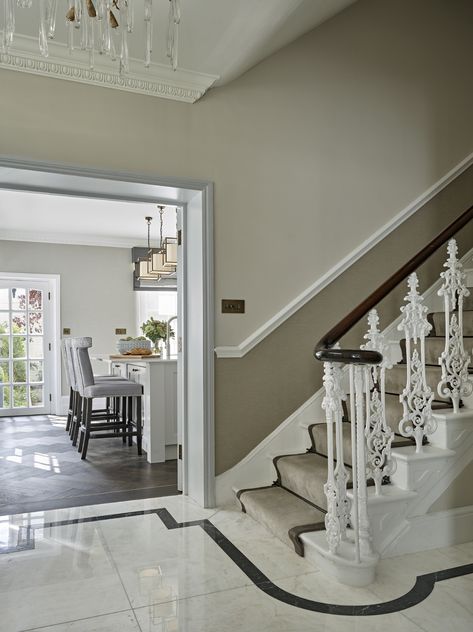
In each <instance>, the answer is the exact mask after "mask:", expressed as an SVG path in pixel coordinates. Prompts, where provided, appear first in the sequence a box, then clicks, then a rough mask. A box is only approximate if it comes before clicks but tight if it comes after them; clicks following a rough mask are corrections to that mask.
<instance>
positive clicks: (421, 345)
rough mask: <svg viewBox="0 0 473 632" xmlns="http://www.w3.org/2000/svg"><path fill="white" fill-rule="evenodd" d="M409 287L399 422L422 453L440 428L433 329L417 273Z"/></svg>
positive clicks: (403, 323) (403, 309)
mask: <svg viewBox="0 0 473 632" xmlns="http://www.w3.org/2000/svg"><path fill="white" fill-rule="evenodd" d="M407 285H408V287H409V292H408V294H407V295H406V297H405V299H404V300H405V301H406V303H407V305H404V306H403V307H401V312H402V314H403V318H402V320H401V322H400V323H399V325H398V329H399V331H402V332H403V333H404V336H405V341H406V364H407V382H406V387H405V388H404V390H403V392H402V393H401V395H400V396H399V401H400V402H401V404H402V408H403V415H402V419H401V421H400V422H399V433H400V434H401V435H403V436H404V437H412V438H413V439H414V440H415V442H416V452H422V445H423V441H424V437H427V436H428V435H429V434H431V433H432V432H434V430H435V428H436V425H435V420H434V418H433V416H432V399H433V397H434V395H433V393H432V390H431V388H430V387H429V386H428V384H427V380H426V376H425V337H426V336H427V335H428V334H429V332H430V330H431V329H432V325H431V324H430V323H429V321H428V320H427V317H426V314H427V311H428V308H427V307H426V306H425V305H424V303H423V298H422V296H421V295H420V294H419V292H418V289H417V288H418V286H419V280H418V278H417V274H416V273H415V272H414V273H413V274H411V275H410V277H409V279H408V281H407Z"/></svg>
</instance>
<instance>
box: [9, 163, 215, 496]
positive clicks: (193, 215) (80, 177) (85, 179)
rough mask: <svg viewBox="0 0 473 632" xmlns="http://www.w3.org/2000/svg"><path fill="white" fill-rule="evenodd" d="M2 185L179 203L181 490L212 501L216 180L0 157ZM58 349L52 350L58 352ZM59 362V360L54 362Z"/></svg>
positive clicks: (151, 201)
mask: <svg viewBox="0 0 473 632" xmlns="http://www.w3.org/2000/svg"><path fill="white" fill-rule="evenodd" d="M0 187H1V188H4V189H9V190H23V191H38V192H41V193H51V194H56V195H57V194H60V195H64V196H78V197H97V198H105V199H117V200H120V199H121V200H128V201H138V202H148V203H153V204H159V203H163V204H169V205H173V206H180V207H182V208H183V228H184V231H185V239H186V242H185V244H184V248H183V251H185V254H184V252H183V257H185V260H186V263H185V264H183V265H182V269H183V280H182V285H183V288H184V291H183V294H182V318H181V322H182V326H181V333H180V335H181V336H182V338H183V347H182V348H183V351H182V355H183V360H182V362H181V364H182V373H181V377H180V380H179V386H180V388H181V389H182V390H181V392H180V393H178V401H180V402H181V404H180V411H181V412H180V414H181V419H182V445H183V457H184V458H183V472H182V487H183V492H184V493H187V494H188V495H189V496H191V497H192V498H193V499H194V500H195V501H196V502H198V503H199V504H200V505H202V506H205V507H212V506H214V504H215V471H214V441H215V439H214V279H213V185H212V183H211V182H208V181H199V180H190V179H184V178H156V177H152V176H149V175H148V174H136V173H129V172H114V171H105V170H95V169H89V168H83V167H75V166H71V165H64V164H59V163H46V162H40V161H29V160H20V159H16V158H12V157H8V156H5V157H3V156H0ZM56 353H57V351H56ZM58 366H60V361H58Z"/></svg>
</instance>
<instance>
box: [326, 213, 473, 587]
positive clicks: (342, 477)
mask: <svg viewBox="0 0 473 632" xmlns="http://www.w3.org/2000/svg"><path fill="white" fill-rule="evenodd" d="M472 218H473V207H471V208H469V209H468V210H467V211H465V212H464V213H463V214H462V215H461V216H460V217H459V218H458V219H457V220H456V221H455V222H453V223H452V224H451V225H450V226H448V227H447V228H446V229H445V230H444V231H442V233H440V235H439V236H438V237H436V238H435V239H434V240H432V241H431V242H430V243H429V244H428V245H427V246H426V247H425V248H424V249H423V250H422V251H421V252H420V253H418V254H417V255H416V256H415V257H413V258H412V259H411V260H410V261H409V262H408V263H407V264H405V265H404V266H403V267H402V268H401V269H400V270H399V271H398V272H397V273H396V274H394V275H393V276H392V277H390V279H388V281H386V282H385V283H384V284H383V285H382V286H381V287H380V288H378V290H376V291H375V292H373V293H372V294H371V295H370V297H368V299H366V300H365V301H363V303H361V304H360V305H359V306H358V307H357V308H355V309H354V310H353V311H352V312H351V313H350V314H349V315H348V316H347V317H346V318H345V319H343V320H342V321H341V322H340V323H338V325H337V326H336V327H334V328H333V329H332V330H331V331H330V332H329V333H328V334H327V335H326V336H324V338H322V339H321V341H320V342H319V343H318V345H317V346H316V349H315V351H314V355H315V357H316V358H317V359H318V360H319V361H322V362H323V363H324V377H323V385H324V388H325V396H324V400H323V404H322V408H323V409H324V411H325V416H326V424H327V460H328V468H327V469H328V475H327V482H326V484H325V486H324V492H325V495H326V498H327V513H326V516H325V528H326V556H327V558H329V559H330V560H331V561H332V562H335V563H337V560H338V562H340V563H341V566H343V564H347V563H348V564H353V562H355V564H358V565H359V566H360V567H363V569H364V572H368V573H371V575H372V579H374V573H375V568H376V564H377V561H378V559H379V556H378V554H377V552H376V551H374V550H373V547H372V542H371V535H370V524H369V515H368V479H372V480H373V482H374V494H376V495H381V494H382V493H383V486H382V483H383V481H388V480H389V476H390V475H391V474H392V473H393V472H394V470H395V462H394V459H393V457H392V454H391V444H392V442H393V439H394V436H395V434H398V435H401V436H402V437H405V438H407V439H410V440H411V442H412V445H413V447H414V446H415V452H417V453H420V452H422V451H423V449H424V448H423V446H424V443H425V442H426V441H427V437H428V436H429V435H431V434H432V433H433V432H434V431H435V429H436V422H435V417H434V416H433V413H432V402H433V400H434V393H433V391H432V389H431V387H430V386H429V384H428V381H427V376H426V344H425V340H426V337H428V336H429V334H431V333H432V324H431V323H430V322H429V320H428V318H427V312H428V308H427V306H426V305H424V302H423V297H422V296H421V294H420V293H419V280H418V277H417V274H416V272H415V270H416V269H417V267H418V266H420V265H421V264H422V263H424V261H426V259H427V258H428V257H429V256H430V255H431V254H432V253H433V252H434V251H435V250H437V249H438V248H440V247H441V246H442V245H443V244H445V243H446V242H447V241H448V240H449V241H448V246H447V254H448V258H447V260H446V262H445V264H444V271H443V272H442V273H441V274H440V278H441V287H440V289H439V291H438V295H439V296H440V297H443V321H444V322H443V328H444V337H445V346H444V349H443V351H442V352H441V354H440V357H439V358H438V364H439V365H440V369H441V378H440V381H439V383H438V385H437V394H438V396H439V397H440V399H441V400H447V401H445V406H447V405H448V404H447V402H448V400H450V401H451V406H452V409H453V412H455V413H457V412H458V410H459V406H460V403H461V400H462V398H465V397H468V396H469V395H471V394H472V392H473V382H472V380H471V378H470V377H469V374H468V368H469V364H470V356H469V354H468V353H467V352H466V351H465V349H464V343H463V309H464V299H465V298H466V297H468V296H469V293H470V292H469V290H468V288H467V286H466V274H465V272H464V271H463V269H462V264H461V262H460V261H459V260H458V247H457V243H456V241H455V239H452V236H453V235H454V234H455V233H456V232H458V230H460V229H461V228H462V227H463V226H465V225H466V224H467V223H468V222H469V221H470V219H472ZM406 278H407V286H408V292H407V294H406V296H405V299H404V301H405V304H404V306H402V307H401V314H402V318H401V322H400V323H399V325H398V330H399V331H400V332H402V333H403V335H404V352H403V357H404V364H405V366H406V381H405V386H404V388H403V390H402V393H401V394H400V395H399V402H400V404H401V405H402V413H400V415H402V416H401V418H400V420H399V422H398V423H397V427H396V428H391V427H390V425H389V423H388V421H387V414H386V387H385V380H386V371H389V370H391V369H392V368H393V364H392V362H391V360H390V355H391V354H390V353H389V344H388V342H387V341H386V339H385V337H384V335H383V334H382V333H381V331H380V329H379V316H378V313H377V311H376V309H374V307H375V305H376V304H377V303H379V301H381V300H382V299H383V298H384V297H385V296H386V295H387V294H388V293H389V292H390V291H391V290H392V289H393V288H394V287H396V286H397V285H398V284H399V283H401V282H402V281H403V280H404V279H406ZM366 314H368V325H369V329H368V332H367V334H366V335H365V336H364V338H365V341H366V342H365V344H363V345H361V347H360V349H340V348H339V347H338V345H337V342H338V340H339V339H340V338H341V337H342V336H343V335H344V334H345V333H347V331H348V330H349V329H351V327H352V326H353V325H354V324H356V322H358V321H359V320H360V319H361V318H363V316H365V315H366ZM434 333H435V332H434ZM347 371H348V376H347ZM347 378H348V379H347ZM347 398H348V399H349V407H348V409H349V411H350V421H351V450H352V454H351V459H352V468H351V485H352V490H351V494H350V493H349V480H350V476H349V474H348V471H347V467H346V466H345V456H344V447H343V427H342V424H343V423H344V421H346V419H344V402H345V401H346V400H347ZM367 569H368V571H367Z"/></svg>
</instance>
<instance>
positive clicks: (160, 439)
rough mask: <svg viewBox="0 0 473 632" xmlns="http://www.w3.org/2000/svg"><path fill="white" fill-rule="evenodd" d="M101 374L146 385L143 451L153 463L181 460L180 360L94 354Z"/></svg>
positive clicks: (94, 360)
mask: <svg viewBox="0 0 473 632" xmlns="http://www.w3.org/2000/svg"><path fill="white" fill-rule="evenodd" d="M91 360H92V361H93V362H94V364H95V367H94V369H97V373H102V374H107V373H108V374H112V375H121V376H122V377H126V378H128V379H129V380H133V381H134V382H138V383H139V384H141V385H142V386H143V449H144V450H145V452H146V456H147V460H148V462H149V463H163V462H164V461H169V460H172V459H176V458H177V359H173V358H170V359H169V360H168V359H164V358H160V357H158V356H132V355H127V356H121V355H113V354H112V355H93V356H91Z"/></svg>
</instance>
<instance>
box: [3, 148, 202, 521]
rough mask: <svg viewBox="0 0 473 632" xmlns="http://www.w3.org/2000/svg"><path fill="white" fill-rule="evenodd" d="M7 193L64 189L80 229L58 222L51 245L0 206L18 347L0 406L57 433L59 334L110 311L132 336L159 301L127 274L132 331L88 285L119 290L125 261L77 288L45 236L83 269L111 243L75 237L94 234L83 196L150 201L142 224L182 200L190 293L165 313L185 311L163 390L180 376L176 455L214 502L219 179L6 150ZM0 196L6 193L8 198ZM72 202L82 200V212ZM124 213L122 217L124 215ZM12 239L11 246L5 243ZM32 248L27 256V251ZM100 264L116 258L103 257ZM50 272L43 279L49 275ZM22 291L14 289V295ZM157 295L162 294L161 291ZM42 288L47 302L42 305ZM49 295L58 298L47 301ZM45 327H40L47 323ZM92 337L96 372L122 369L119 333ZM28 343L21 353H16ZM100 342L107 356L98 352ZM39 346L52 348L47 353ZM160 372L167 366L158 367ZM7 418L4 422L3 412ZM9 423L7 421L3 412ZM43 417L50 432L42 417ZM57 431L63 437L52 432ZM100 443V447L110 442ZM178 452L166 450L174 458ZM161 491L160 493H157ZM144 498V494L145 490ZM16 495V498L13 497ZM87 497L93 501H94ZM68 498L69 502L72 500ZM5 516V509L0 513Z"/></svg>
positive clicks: (183, 279)
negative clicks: (50, 260)
mask: <svg viewBox="0 0 473 632" xmlns="http://www.w3.org/2000/svg"><path fill="white" fill-rule="evenodd" d="M0 193H1V194H7V193H8V194H12V195H14V194H18V195H21V194H26V195H36V196H41V198H42V199H43V200H46V201H47V202H51V201H52V200H53V198H60V199H61V200H62V204H63V209H64V210H63V213H64V216H67V221H68V222H69V223H70V227H72V228H70V229H69V230H67V228H66V230H65V231H64V233H63V234H62V237H61V236H60V233H61V226H58V227H57V230H55V231H53V233H54V234H53V235H50V236H49V240H47V239H46V240H43V242H42V244H41V241H42V240H41V238H39V237H38V232H37V231H36V232H35V230H34V226H32V225H31V224H30V223H29V222H28V218H27V217H25V214H23V228H22V230H21V231H18V229H17V228H16V229H15V227H14V226H10V225H9V224H8V221H9V217H10V215H9V213H8V208H5V205H4V204H2V203H0V300H3V299H2V297H3V294H4V295H5V297H6V298H5V300H4V301H3V302H2V303H1V306H0V313H1V317H0V325H2V324H3V325H4V327H3V329H5V331H4V332H3V331H2V328H1V326H0V337H2V338H1V340H0V342H1V343H2V345H3V346H5V347H6V348H5V355H6V352H7V351H8V356H6V357H2V358H1V360H0V363H1V369H2V371H3V372H2V376H0V377H2V380H3V382H2V388H3V393H5V394H4V395H3V402H4V405H3V412H2V413H0V414H1V415H9V417H10V418H11V416H15V418H17V419H18V418H23V420H24V422H25V424H28V420H29V419H31V420H34V417H30V416H31V415H35V416H37V418H38V419H39V418H40V417H41V415H43V416H46V417H47V416H48V415H52V417H51V418H50V420H52V426H53V430H58V428H59V427H60V424H59V425H58V424H57V420H58V419H60V417H61V415H64V412H65V405H66V400H67V396H66V395H65V390H66V389H65V376H64V374H61V373H64V372H63V371H61V362H60V341H61V337H64V336H67V335H71V336H74V335H79V336H87V335H90V333H91V330H92V329H93V327H91V325H90V324H91V323H92V322H93V321H94V320H95V321H99V320H100V318H104V319H107V320H106V327H107V329H108V330H110V329H111V328H113V329H114V332H115V330H116V332H117V334H116V335H118V332H120V331H123V329H127V333H130V334H131V335H132V336H137V334H139V333H140V331H139V328H140V326H141V324H142V323H141V320H142V319H143V317H144V315H145V312H146V310H148V311H150V309H151V311H153V310H156V308H155V306H154V307H151V308H150V303H153V301H152V300H148V305H146V300H144V297H145V293H140V292H133V288H132V277H131V274H130V275H129V277H128V280H129V283H130V290H129V294H128V296H127V299H129V298H130V296H129V295H130V294H131V295H132V296H133V299H134V301H135V312H134V316H135V325H136V326H135V328H134V331H133V328H132V327H130V330H128V326H127V327H125V328H123V327H121V326H120V325H122V324H123V323H121V319H122V320H123V312H122V310H121V309H118V308H117V309H115V314H114V316H113V318H109V317H108V316H107V314H106V313H102V311H101V310H100V309H98V307H97V305H96V304H95V303H94V301H93V300H92V298H91V296H90V295H89V293H88V292H87V289H88V287H89V288H91V284H93V283H95V284H96V285H97V286H99V287H100V288H102V293H103V294H104V295H105V296H107V295H109V294H113V287H110V286H113V282H112V281H111V279H114V278H116V276H117V275H118V274H120V267H119V265H118V264H116V265H115V264H114V263H113V262H111V263H110V262H109V264H107V265H106V266H103V265H100V263H98V264H97V265H96V268H95V272H94V274H93V276H92V277H89V278H88V279H83V283H82V285H80V284H79V286H78V287H72V286H71V285H70V283H71V280H70V278H68V275H67V274H64V273H62V274H61V270H59V269H58V270H54V269H52V268H51V267H49V268H48V269H46V267H47V266H46V267H45V266H44V265H43V264H41V263H40V261H39V259H38V257H37V255H38V252H39V247H40V244H41V245H42V246H44V245H46V243H50V244H51V247H50V250H51V251H52V250H53V249H54V248H56V246H57V247H58V248H59V247H60V248H62V249H63V256H66V254H64V253H67V252H68V251H69V252H72V251H73V252H74V253H75V255H78V257H79V260H81V258H82V261H83V262H84V266H85V262H86V261H87V260H90V258H91V257H92V253H93V252H94V251H93V249H94V248H95V249H96V251H97V250H98V249H99V248H102V250H103V249H104V248H105V246H103V245H102V246H98V245H97V246H94V245H92V244H90V243H87V241H86V245H84V244H82V245H81V244H80V243H77V241H78V239H79V242H80V240H81V239H82V241H84V233H83V232H82V233H80V231H83V228H84V226H83V219H84V218H81V217H80V215H81V213H80V211H78V210H77V205H78V204H80V203H81V201H87V202H88V203H90V202H96V203H97V207H96V208H97V209H99V206H100V204H99V202H100V203H104V204H115V205H116V206H117V207H118V206H119V205H120V204H128V205H130V206H132V205H138V206H139V208H140V209H143V212H142V213H141V215H138V216H137V218H136V221H137V223H140V222H142V215H145V212H144V210H145V208H147V207H149V206H150V205H152V206H154V205H157V204H162V205H167V206H173V207H179V208H180V209H182V217H181V223H182V242H181V252H180V257H179V266H178V269H180V275H179V274H178V285H179V292H178V293H179V294H180V300H179V301H177V306H176V307H177V309H176V314H173V315H170V314H168V313H167V312H166V313H165V314H163V316H165V319H166V320H167V321H169V320H170V318H171V316H177V322H174V323H171V328H172V327H173V324H174V327H176V325H177V326H178V336H177V339H176V340H175V341H172V342H171V344H170V346H169V347H168V348H166V349H164V350H163V352H165V353H166V354H167V355H169V353H170V352H174V355H175V356H176V360H175V367H176V368H175V370H174V371H172V372H170V375H173V377H172V376H171V377H169V376H168V377H167V378H166V377H165V376H163V378H162V379H163V381H162V383H163V384H165V383H166V380H167V386H164V389H165V391H167V392H169V389H170V388H171V387H170V384H171V382H172V380H173V379H174V380H175V388H176V394H175V409H176V410H175V415H176V420H177V431H176V434H177V437H176V441H177V445H176V450H175V452H174V456H177V454H176V452H178V456H179V457H180V459H179V463H180V464H182V468H181V470H180V475H179V482H178V487H179V489H180V490H182V493H184V494H187V495H189V496H190V497H191V498H193V499H194V500H195V501H197V502H198V503H199V504H200V505H202V506H212V505H213V504H214V430H213V304H214V303H213V253H212V244H213V237H212V186H211V184H210V183H208V182H192V181H187V180H176V179H173V180H171V179H157V178H150V177H148V176H137V175H136V174H129V173H112V172H103V171H101V172H99V171H91V170H89V169H81V168H76V167H71V166H64V165H51V164H45V163H37V162H20V161H17V160H15V159H9V158H4V159H0ZM0 200H2V198H1V197H0ZM46 206H47V203H46ZM68 207H71V208H68ZM72 207H74V208H73V209H72ZM42 208H43V207H42ZM40 210H41V209H40ZM68 210H69V214H68ZM47 212H49V211H46V215H45V217H47ZM2 215H3V217H2ZM100 217H101V216H100V213H99V212H97V214H96V216H95V220H94V222H93V223H94V225H100V223H101V219H100ZM5 218H6V221H5ZM119 219H120V216H119V214H118V216H117V218H116V223H117V224H118V223H119ZM78 233H80V235H81V236H80V237H79V238H77V234H78ZM74 234H76V238H75V239H76V243H74ZM89 237H90V235H89ZM13 242H21V244H22V247H23V252H24V253H26V254H25V256H24V257H23V259H22V258H21V257H19V258H18V257H16V259H15V257H9V256H8V253H11V252H12V251H11V246H12V244H13ZM2 243H3V244H4V246H5V247H4V248H2ZM53 245H54V246H53ZM128 245H129V244H128ZM135 245H138V244H135ZM8 246H10V250H8ZM109 249H110V250H114V251H115V254H116V252H117V251H118V248H117V247H116V245H110V246H109ZM130 250H131V249H130ZM2 251H3V252H2ZM79 251H82V253H80V252H79ZM28 252H29V254H27V253H28ZM95 254H96V253H95ZM35 257H36V259H35ZM92 258H93V257H92ZM32 260H36V262H37V266H39V267H36V268H35V267H31V261H32ZM58 261H59V260H58ZM102 263H106V262H105V260H104V259H103V260H102ZM129 264H130V265H129V268H128V271H130V269H131V261H130V262H129ZM28 265H30V267H29V268H28V267H25V266H28ZM12 267H13V269H12ZM59 267H60V266H59ZM32 269H33V270H35V272H34V274H30V276H29V279H28V273H31V270H32ZM41 275H43V277H44V278H43V279H42V280H41V278H40V277H41ZM48 275H49V276H48ZM9 277H10V278H9ZM53 286H55V287H54V289H49V288H53ZM60 286H61V287H60ZM13 289H14V290H15V296H13V293H12V290H13ZM2 290H3V294H2ZM17 290H21V293H20V294H21V296H22V297H23V298H22V299H21V300H22V302H21V304H20V303H19V302H18V300H17V298H16V296H17ZM71 292H75V293H76V294H77V295H78V296H81V297H82V300H81V309H80V310H79V312H78V313H79V314H80V315H83V316H84V318H83V319H82V321H81V326H80V328H79V327H78V325H77V323H76V324H75V326H74V327H73V328H71V327H70V323H69V322H68V321H69V320H71V319H70V318H69V316H68V309H69V308H68V307H67V296H68V295H70V294H71ZM126 292H128V290H126ZM140 294H141V295H142V298H141V299H139V298H138V296H137V295H140ZM157 294H158V292H156V295H157ZM118 295H120V293H118ZM18 296H19V295H18ZM38 297H40V299H41V308H40V307H39V305H40V302H38V301H40V299H39V298H38ZM45 297H48V301H47V302H46V301H45ZM49 297H52V299H53V300H52V301H51V300H50V298H49ZM115 299H116V296H115ZM35 300H36V303H35ZM154 303H156V301H154ZM115 305H116V301H115ZM3 307H5V309H3ZM158 311H159V310H158ZM157 315H159V314H157ZM3 321H5V323H3ZM138 321H140V322H138ZM41 328H42V331H40V330H41ZM33 329H34V331H33ZM69 330H70V331H69ZM23 333H24V334H25V335H24V336H23V335H22V334H23ZM116 335H115V333H114V336H115V338H114V339H113V340H114V342H116V340H117V338H116ZM168 342H169V340H168ZM20 343H21V344H23V347H24V348H22V349H19V346H21V344H20ZM174 345H175V348H174ZM3 346H2V349H3ZM39 346H42V353H41V351H38V350H37V349H38V348H39ZM94 346H95V349H94V348H92V349H91V357H92V358H93V361H94V371H95V367H99V368H98V369H97V373H103V372H105V373H107V372H109V370H110V372H112V373H114V372H115V371H116V370H117V369H116V367H113V363H114V362H113V360H114V359H113V357H112V356H114V355H115V354H114V351H115V350H114V349H112V346H111V344H110V338H108V342H107V343H105V342H104V341H101V340H100V336H99V335H95V336H94ZM20 350H21V354H20V355H21V357H20V355H18V354H19V353H20ZM95 351H98V352H99V353H98V354H95ZM2 354H3V351H2ZM41 355H42V357H40V356H41ZM171 355H172V353H171ZM37 356H38V357H37ZM107 356H108V357H107ZM105 358H106V360H107V362H108V364H107V366H105V364H106V362H105V361H104V359H105ZM140 360H141V359H140ZM100 364H102V368H100ZM132 364H133V367H132V366H131V365H132ZM150 364H151V363H150ZM163 364H164V363H163ZM156 366H157V365H156ZM148 367H149V365H148ZM123 370H124V371H125V372H126V374H127V376H128V377H129V378H131V379H134V381H140V380H141V381H142V382H143V380H145V381H146V380H148V382H146V384H147V388H148V392H147V393H146V395H145V396H148V397H149V396H151V395H154V396H155V397H158V399H159V394H158V393H157V391H158V390H159V388H158V387H157V386H156V384H157V382H156V381H154V382H153V381H151V382H149V375H148V377H146V376H145V369H144V365H143V364H141V366H140V362H139V361H138V359H136V360H135V359H133V360H132V361H130V362H128V361H127V367H126V368H125V369H124V368H123V366H122V367H121V368H120V371H123ZM140 371H141V372H140ZM153 371H154V369H153ZM156 373H158V371H157V370H156ZM143 376H144V377H143ZM19 380H20V381H19ZM21 380H24V381H21ZM23 404H24V405H23ZM40 404H41V406H40ZM156 415H157V413H155V412H152V414H151V417H150V422H151V429H153V428H154V427H155V423H156V419H157V416H156ZM158 416H159V414H158ZM9 417H6V418H7V419H8V418H9ZM3 418H4V419H5V417H3ZM1 423H2V418H0V424H1ZM41 423H42V424H43V430H44V420H43V421H42V422H41ZM28 432H29V430H28V429H26V433H28ZM32 432H33V431H32ZM145 433H146V430H145ZM24 434H25V433H24ZM53 434H54V433H53ZM158 434H159V433H158ZM50 438H51V440H53V437H52V436H51V437H50ZM107 441H108V439H107ZM112 441H113V440H112ZM157 441H158V442H157V443H156V442H155V445H158V443H159V440H157ZM1 442H2V439H1V433H0V450H1V449H2V446H1ZM96 443H97V444H100V443H101V442H96ZM163 448H164V449H163V453H164V454H165V455H166V446H165V445H164V446H163ZM89 449H90V448H89ZM145 449H146V448H145ZM97 450H98V451H100V453H101V456H100V459H101V461H103V459H106V452H107V451H106V450H104V451H103V452H102V451H101V448H100V446H97ZM8 456H9V457H10V462H14V460H15V458H16V460H17V461H21V456H22V455H19V454H10V455H7V457H6V458H8ZM70 456H71V455H70ZM74 456H77V455H74ZM167 456H168V457H169V450H167ZM91 457H92V455H91ZM48 458H49V457H48V456H47V455H46V456H44V455H43V460H47V459H48ZM54 458H56V464H55V465H54V467H53V466H51V468H52V469H51V470H50V471H53V470H54V468H56V469H59V470H60V467H61V465H60V459H59V460H58V459H57V457H54ZM145 458H146V457H145ZM148 460H149V459H148ZM151 460H153V459H151ZM171 460H172V459H169V458H168V461H171ZM40 461H41V459H39V460H38V462H40ZM50 461H51V459H50ZM79 461H80V459H79V460H78V461H77V470H78V473H77V476H78V477H79V478H80V465H81V464H80V463H79ZM51 462H52V461H51ZM96 463H98V461H96ZM39 469H40V468H39ZM45 471H46V470H45ZM109 476H110V477H113V472H112V471H110V472H109ZM149 489H150V490H151V489H152V488H151V487H150V488H149ZM146 493H147V492H146V491H143V492H142V494H146ZM150 493H151V492H150ZM152 494H153V495H154V496H155V495H158V494H156V493H155V492H152ZM12 495H13V497H14V493H13V494H8V496H9V500H10V501H11V496H12ZM141 497H146V496H144V495H142V496H141ZM115 499H116V500H117V499H120V500H125V499H126V490H124V492H123V494H122V495H121V496H120V497H119V498H115ZM107 501H110V499H105V498H104V499H103V500H102V501H101V502H107ZM58 502H60V501H58ZM10 504H12V503H11V502H10ZM13 504H14V502H13ZM88 504H93V503H91V502H89V503H88ZM56 506H60V505H56ZM63 506H69V505H66V504H64V505H63ZM0 513H2V512H1V511H0Z"/></svg>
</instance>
